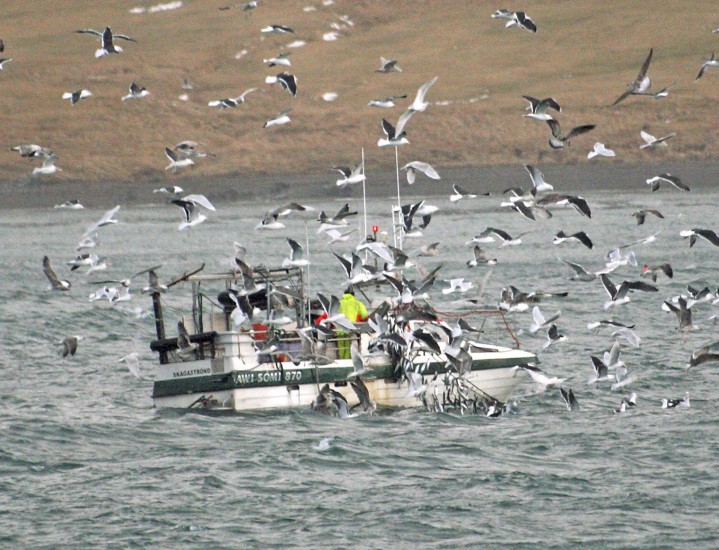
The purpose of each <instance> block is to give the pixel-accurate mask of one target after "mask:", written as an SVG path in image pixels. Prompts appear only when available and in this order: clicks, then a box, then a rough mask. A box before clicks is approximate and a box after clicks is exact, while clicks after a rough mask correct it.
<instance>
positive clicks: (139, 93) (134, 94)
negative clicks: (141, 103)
mask: <svg viewBox="0 0 719 550" xmlns="http://www.w3.org/2000/svg"><path fill="white" fill-rule="evenodd" d="M149 95H150V92H148V91H147V89H146V88H145V87H144V86H139V85H138V84H136V83H135V82H132V83H131V84H130V93H129V94H127V95H126V96H122V101H127V100H128V99H142V98H143V97H147V96H149Z"/></svg>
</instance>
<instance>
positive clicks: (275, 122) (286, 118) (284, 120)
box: [262, 109, 292, 128]
mask: <svg viewBox="0 0 719 550" xmlns="http://www.w3.org/2000/svg"><path fill="white" fill-rule="evenodd" d="M291 112H292V109H285V110H284V111H282V112H281V113H280V114H279V115H277V116H276V117H275V118H271V119H269V120H268V121H266V122H265V124H264V125H263V126H262V127H263V128H269V127H270V126H282V125H283V124H289V123H290V122H291V120H290V115H289V113H291Z"/></svg>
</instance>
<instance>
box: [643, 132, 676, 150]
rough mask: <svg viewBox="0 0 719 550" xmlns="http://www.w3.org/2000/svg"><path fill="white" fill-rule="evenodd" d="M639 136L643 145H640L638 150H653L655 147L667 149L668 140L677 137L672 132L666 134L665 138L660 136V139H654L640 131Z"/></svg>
mask: <svg viewBox="0 0 719 550" xmlns="http://www.w3.org/2000/svg"><path fill="white" fill-rule="evenodd" d="M639 135H640V136H641V138H642V139H643V140H644V143H642V144H641V145H640V146H639V148H640V149H647V148H652V149H653V148H655V147H669V144H668V143H667V140H668V139H671V138H673V137H674V136H676V135H677V133H676V132H672V133H671V134H667V135H666V136H662V137H660V138H657V137H654V136H653V135H651V134H648V133H647V132H645V131H644V130H640V132H639Z"/></svg>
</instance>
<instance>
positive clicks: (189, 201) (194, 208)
mask: <svg viewBox="0 0 719 550" xmlns="http://www.w3.org/2000/svg"><path fill="white" fill-rule="evenodd" d="M170 202H171V203H172V204H176V205H177V206H179V207H181V208H182V209H183V210H184V212H185V220H184V221H183V222H182V223H180V225H179V226H178V227H177V229H178V231H183V230H185V229H188V228H190V227H193V226H195V225H198V224H201V223H202V222H204V221H205V220H206V219H207V216H205V215H204V214H203V213H202V212H200V210H199V208H198V207H199V206H201V207H202V208H206V209H207V210H211V211H212V212H215V211H216V209H215V207H214V206H213V205H212V203H211V202H210V201H209V200H208V199H207V197H205V196H204V195H187V196H186V197H183V198H181V199H172V200H171V201H170Z"/></svg>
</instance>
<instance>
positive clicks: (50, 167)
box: [32, 153, 62, 176]
mask: <svg viewBox="0 0 719 550" xmlns="http://www.w3.org/2000/svg"><path fill="white" fill-rule="evenodd" d="M56 160H57V155H56V154H55V153H53V154H51V155H50V156H49V157H47V158H46V159H45V160H44V161H42V166H37V167H35V168H33V170H32V175H33V176H35V175H37V174H54V173H55V172H62V168H59V167H57V166H55V161H56Z"/></svg>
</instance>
